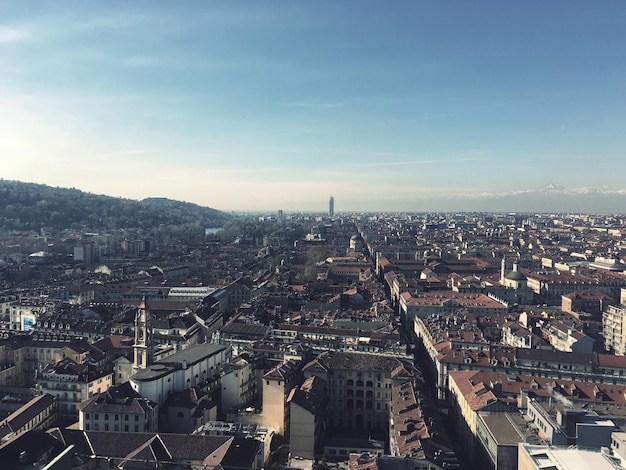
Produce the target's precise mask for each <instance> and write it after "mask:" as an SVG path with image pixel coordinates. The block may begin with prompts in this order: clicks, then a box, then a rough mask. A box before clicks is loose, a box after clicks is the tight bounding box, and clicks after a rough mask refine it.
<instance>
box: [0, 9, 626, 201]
mask: <svg viewBox="0 0 626 470" xmlns="http://www.w3.org/2000/svg"><path fill="white" fill-rule="evenodd" d="M624 13H626V6H625V5H624V4H623V3H622V2H613V1H609V2H603V3H602V6H601V7H598V5H597V4H592V3H589V2H580V1H574V2H572V1H569V2H565V1H553V2H523V3H511V2H496V1H482V0H481V1H477V2H455V3H452V2H414V1H411V2H408V1H398V2H393V3H391V4H390V3H383V2H371V1H358V2H355V1H346V2H338V3H337V2H314V3H294V2H285V1H275V2H254V3H249V2H246V3H244V2H228V3H208V2H207V3H200V2H193V3H186V4H179V3H172V2H165V1H156V2H155V1H150V2H147V1H136V2H104V3H103V2H94V1H88V2H63V3H57V2H42V1H29V2H3V3H2V4H0V58H1V60H0V71H1V72H0V109H2V113H1V114H0V129H2V130H1V131H0V155H2V175H1V176H2V177H3V178H5V179H14V180H20V181H27V182H36V183H42V184H47V185H51V186H61V187H75V188H77V189H81V190H85V191H90V192H93V193H98V194H107V195H112V196H121V197H128V198H133V199H142V198H146V197H151V196H160V197H168V198H172V199H178V200H184V201H188V202H193V203H196V204H200V205H206V206H210V207H214V208H217V209H221V210H277V209H283V210H320V211H324V210H326V209H327V204H328V197H329V195H331V194H332V195H334V197H335V208H336V210H337V211H338V212H340V211H359V210H376V211H382V210H388V211H392V210H401V211H405V210H414V211H421V210H424V211H432V210H442V211H444V210H445V211H447V210H501V211H509V210H513V211H523V210H529V211H539V210H547V211H550V210H558V211H569V210H571V211H585V212H615V211H619V210H622V211H623V207H624V201H625V200H626V196H625V195H626V189H625V188H626V184H624V180H623V175H624V173H625V170H626V159H624V157H623V149H624V148H625V143H626V142H625V140H626V132H624V130H625V129H624V128H625V126H626V106H625V105H626V103H625V101H626V80H625V78H626V69H625V67H626V64H625V63H624V60H623V57H624V44H626V31H625V30H624V28H623V18H624ZM548 196H549V197H548ZM546 198H547V199H546Z"/></svg>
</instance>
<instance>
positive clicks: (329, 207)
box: [328, 196, 335, 217]
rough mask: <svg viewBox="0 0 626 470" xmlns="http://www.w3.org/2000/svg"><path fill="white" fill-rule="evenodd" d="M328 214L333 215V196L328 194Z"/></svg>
mask: <svg viewBox="0 0 626 470" xmlns="http://www.w3.org/2000/svg"><path fill="white" fill-rule="evenodd" d="M328 215H329V216H331V217H333V216H334V215H335V198H334V197H333V196H330V199H329V200H328Z"/></svg>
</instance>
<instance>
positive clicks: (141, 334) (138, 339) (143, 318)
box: [133, 297, 154, 373]
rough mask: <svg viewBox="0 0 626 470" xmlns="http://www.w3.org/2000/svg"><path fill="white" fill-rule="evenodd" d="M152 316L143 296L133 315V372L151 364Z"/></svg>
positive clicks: (152, 356) (152, 353) (152, 357)
mask: <svg viewBox="0 0 626 470" xmlns="http://www.w3.org/2000/svg"><path fill="white" fill-rule="evenodd" d="M151 320H152V316H151V315H150V309H149V308H148V304H147V303H146V298H145V297H144V298H143V300H142V301H141V304H140V305H139V308H138V309H137V314H136V315H135V344H134V345H133V351H134V361H133V372H134V373H137V372H139V371H140V370H144V369H146V368H147V367H149V366H150V365H151V364H152V361H153V359H154V344H153V342H152V321H151Z"/></svg>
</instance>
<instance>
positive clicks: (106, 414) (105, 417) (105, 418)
mask: <svg viewBox="0 0 626 470" xmlns="http://www.w3.org/2000/svg"><path fill="white" fill-rule="evenodd" d="M104 420H105V421H108V420H109V414H108V413H105V414H104Z"/></svg>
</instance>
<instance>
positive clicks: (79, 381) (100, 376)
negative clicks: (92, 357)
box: [37, 358, 113, 420]
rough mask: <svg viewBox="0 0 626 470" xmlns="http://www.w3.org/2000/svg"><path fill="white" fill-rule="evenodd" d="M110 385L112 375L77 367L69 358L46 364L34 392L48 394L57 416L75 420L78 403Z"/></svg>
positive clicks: (89, 368)
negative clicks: (55, 408)
mask: <svg viewBox="0 0 626 470" xmlns="http://www.w3.org/2000/svg"><path fill="white" fill-rule="evenodd" d="M112 385H113V373H112V371H111V370H109V369H103V368H95V367H93V366H90V365H87V364H77V363H76V362H74V361H73V360H71V359H70V358H65V359H63V360H62V361H60V362H57V363H52V364H48V365H47V366H46V367H45V368H44V369H43V370H42V371H41V373H40V375H39V380H38V382H37V389H38V391H39V392H41V393H49V394H50V395H52V396H54V397H55V398H56V401H57V412H58V414H59V416H60V417H61V418H63V419H66V420H77V419H78V407H79V405H80V403H81V402H83V401H85V400H87V399H88V398H90V397H92V396H93V395H95V394H98V393H102V392H104V391H106V390H107V389H108V388H109V387H111V386H112Z"/></svg>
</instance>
